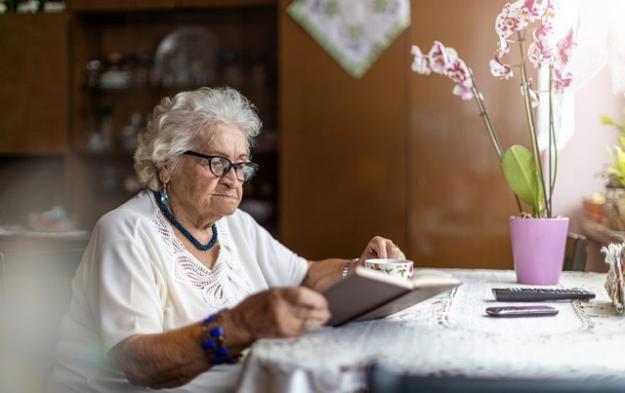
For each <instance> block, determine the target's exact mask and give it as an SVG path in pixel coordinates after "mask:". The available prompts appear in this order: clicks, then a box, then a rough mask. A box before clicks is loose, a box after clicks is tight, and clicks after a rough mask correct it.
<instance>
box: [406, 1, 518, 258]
mask: <svg viewBox="0 0 625 393" xmlns="http://www.w3.org/2000/svg"><path fill="white" fill-rule="evenodd" d="M504 3H505V1H499V0H497V1H493V0H470V1H462V2H460V1H457V0H436V1H433V0H428V1H413V2H412V25H411V29H410V41H411V43H413V44H417V45H419V46H420V47H421V49H422V50H423V51H424V52H427V51H429V49H430V47H431V45H432V41H433V40H440V41H441V42H443V44H445V45H447V46H450V47H453V48H455V49H456V50H457V51H458V53H459V55H460V57H461V58H463V59H464V60H465V61H466V62H467V64H469V65H470V66H471V67H472V69H473V71H474V74H475V77H476V78H477V81H478V85H479V86H480V88H481V89H482V92H483V93H484V96H485V100H486V105H487V107H488V110H489V113H490V116H491V118H492V120H493V122H494V123H495V126H496V128H497V131H498V133H499V135H500V137H501V142H502V144H503V145H504V146H509V145H510V144H512V143H522V144H525V146H529V145H528V136H527V134H528V132H527V124H526V120H525V117H524V116H523V106H522V101H521V99H522V97H521V96H520V94H519V81H518V79H514V80H508V81H501V80H498V79H496V78H494V77H492V76H491V75H490V72H489V66H488V62H489V60H490V59H491V57H492V55H493V53H494V51H495V49H496V43H497V35H496V34H495V31H494V30H495V29H494V25H495V18H496V16H497V14H498V13H499V12H500V11H501V9H502V7H503V4H504ZM515 49H516V48H515ZM409 87H410V93H409V94H410V100H409V108H410V122H409V130H408V131H409V139H410V142H409V145H410V149H409V150H410V152H409V155H410V165H409V170H408V177H407V185H408V192H409V199H408V200H409V206H410V209H409V226H408V228H409V237H410V242H409V243H410V247H409V252H408V254H409V255H410V256H412V257H413V258H415V260H417V261H419V262H420V263H421V264H423V265H430V266H440V267H484V268H486V267H488V268H511V267H512V262H511V251H510V244H509V238H508V217H509V216H510V215H513V214H516V208H515V206H516V205H515V202H514V199H513V196H512V193H511V191H510V190H509V188H508V187H507V185H506V183H505V181H504V178H503V175H502V173H501V172H500V170H499V168H498V158H497V155H496V154H495V151H494V149H493V148H492V145H491V143H490V139H489V138H488V136H487V134H486V130H485V128H484V125H483V123H482V120H481V118H480V116H479V113H478V110H477V107H476V104H475V102H474V101H462V100H461V99H460V98H458V97H456V96H454V95H452V93H451V90H452V88H453V84H452V82H451V81H449V80H448V79H446V78H444V77H442V76H439V75H430V76H427V77H426V76H421V75H417V74H415V73H411V74H410V78H409Z"/></svg>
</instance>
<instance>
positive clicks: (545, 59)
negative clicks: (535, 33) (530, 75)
mask: <svg viewBox="0 0 625 393" xmlns="http://www.w3.org/2000/svg"><path fill="white" fill-rule="evenodd" d="M553 57H554V50H553V47H548V46H546V42H545V40H540V39H537V40H535V41H533V42H532V43H531V44H530V45H529V47H528V48H527V58H528V59H529V61H530V62H531V63H532V64H533V65H534V66H535V67H536V68H538V67H542V66H543V65H544V64H546V63H549V62H550V61H551V60H552V59H553Z"/></svg>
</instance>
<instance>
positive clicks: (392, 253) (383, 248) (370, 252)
mask: <svg viewBox="0 0 625 393" xmlns="http://www.w3.org/2000/svg"><path fill="white" fill-rule="evenodd" d="M369 258H391V259H406V256H405V255H404V253H403V252H402V251H401V250H400V249H399V247H398V246H397V245H395V243H393V242H392V241H390V240H389V239H385V238H383V237H381V236H375V237H374V238H373V239H371V240H369V244H367V247H365V250H364V251H363V252H362V255H361V256H360V262H361V263H362V261H364V260H365V259H369Z"/></svg>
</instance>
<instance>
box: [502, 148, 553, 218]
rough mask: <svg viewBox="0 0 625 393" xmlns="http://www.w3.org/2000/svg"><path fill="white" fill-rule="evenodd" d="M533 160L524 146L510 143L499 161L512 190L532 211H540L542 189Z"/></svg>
mask: <svg viewBox="0 0 625 393" xmlns="http://www.w3.org/2000/svg"><path fill="white" fill-rule="evenodd" d="M534 162H535V160H534V156H533V155H532V153H530V151H529V150H527V148H526V147H525V146H521V145H512V146H510V148H509V149H508V150H506V152H505V153H504V154H503V160H502V162H501V165H502V169H503V174H504V176H505V178H506V181H507V182H508V185H509V186H510V188H511V189H512V191H513V192H514V193H515V194H516V195H518V197H519V198H520V199H521V200H522V201H523V202H525V203H527V204H529V205H531V206H532V209H533V210H534V212H540V210H541V206H542V202H543V190H542V187H541V186H540V185H539V183H540V182H539V181H538V179H537V176H538V175H537V171H536V166H535V163H534Z"/></svg>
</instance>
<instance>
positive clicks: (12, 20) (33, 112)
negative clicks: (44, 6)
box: [0, 14, 69, 154]
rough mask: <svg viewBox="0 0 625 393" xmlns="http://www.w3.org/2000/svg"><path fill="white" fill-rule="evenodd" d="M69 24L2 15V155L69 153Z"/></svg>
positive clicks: (62, 19) (56, 17)
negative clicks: (67, 151)
mask: <svg viewBox="0 0 625 393" xmlns="http://www.w3.org/2000/svg"><path fill="white" fill-rule="evenodd" d="M68 19H69V18H68V16H67V14H5V15H0V37H3V39H2V40H0V153H9V154H19V153H59V152H64V151H66V150H67V147H68V87H69V86H68V60H67V59H68V36H67V31H68Z"/></svg>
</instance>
